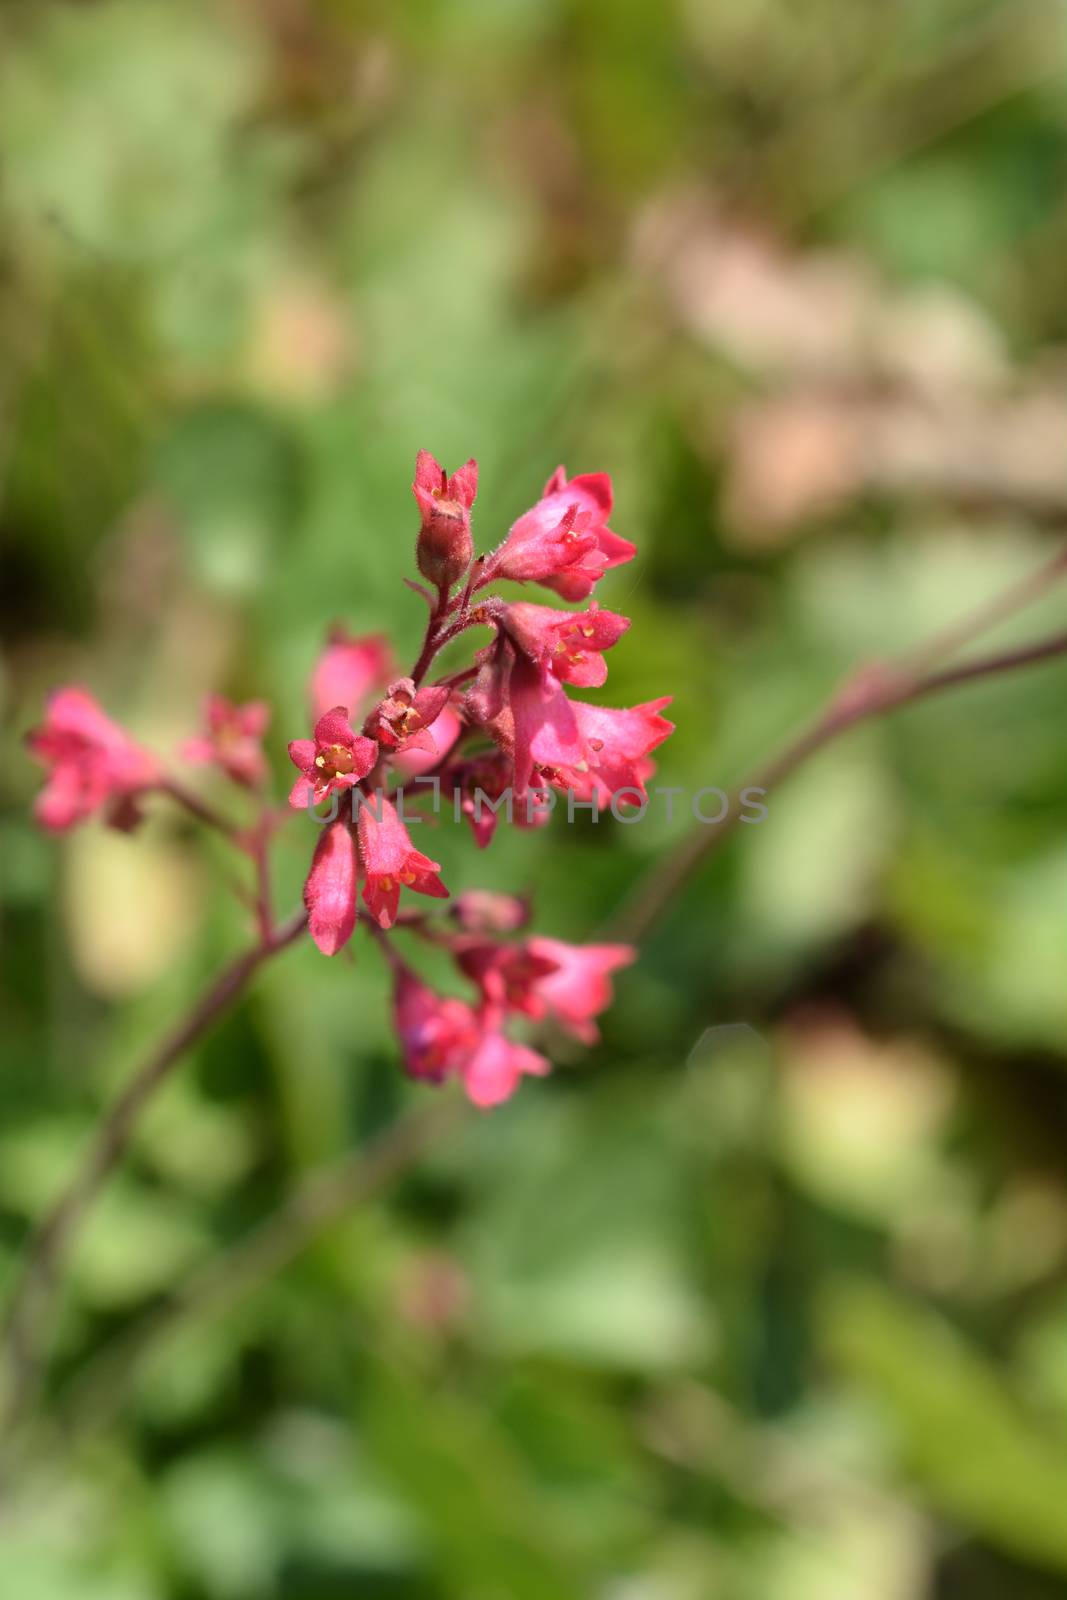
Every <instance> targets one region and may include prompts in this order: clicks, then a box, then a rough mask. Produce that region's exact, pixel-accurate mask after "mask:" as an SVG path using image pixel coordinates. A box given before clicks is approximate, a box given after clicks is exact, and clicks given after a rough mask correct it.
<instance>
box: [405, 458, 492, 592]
mask: <svg viewBox="0 0 1067 1600" xmlns="http://www.w3.org/2000/svg"><path fill="white" fill-rule="evenodd" d="M411 488H412V492H413V494H414V496H415V499H416V500H417V501H418V504H419V513H420V515H421V517H422V527H421V528H420V530H419V540H418V544H417V545H416V548H415V558H416V560H417V561H418V564H419V571H420V572H421V573H422V575H423V577H424V578H428V579H429V580H430V582H431V583H433V584H435V585H437V586H439V587H441V588H450V587H451V585H452V584H454V583H455V582H456V581H457V580H458V579H459V578H461V577H462V576H463V574H464V573H465V572H466V570H467V568H468V567H469V566H470V564H471V560H472V558H473V555H474V545H473V543H472V540H471V506H472V505H473V504H474V497H475V495H476V494H477V492H478V464H477V462H475V461H468V462H467V464H466V466H463V467H460V468H459V470H458V471H457V472H454V473H453V474H452V476H451V478H450V477H449V476H448V474H447V473H446V472H445V470H444V468H443V467H442V466H441V465H440V464H439V462H437V461H435V460H434V458H433V456H432V455H431V454H430V452H429V451H428V450H420V451H419V454H418V458H417V460H416V463H415V481H414V483H413V484H412V486H411Z"/></svg>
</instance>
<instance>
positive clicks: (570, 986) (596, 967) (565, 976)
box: [527, 936, 637, 1044]
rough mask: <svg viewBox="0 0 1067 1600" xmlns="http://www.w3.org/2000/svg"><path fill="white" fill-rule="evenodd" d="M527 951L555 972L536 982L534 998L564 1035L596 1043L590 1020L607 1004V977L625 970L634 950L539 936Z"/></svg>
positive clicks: (610, 996)
mask: <svg viewBox="0 0 1067 1600" xmlns="http://www.w3.org/2000/svg"><path fill="white" fill-rule="evenodd" d="M527 950H528V951H529V953H530V955H531V956H532V957H534V958H540V959H542V960H546V961H551V962H552V963H553V966H554V969H555V970H554V971H552V972H550V973H548V975H547V976H546V977H543V978H539V979H538V980H537V983H536V998H537V999H538V1000H539V1001H541V1002H542V1003H543V1004H544V1006H545V1007H546V1009H547V1010H548V1012H549V1015H550V1016H553V1017H555V1018H556V1020H557V1021H558V1022H559V1023H561V1024H562V1026H563V1027H564V1028H566V1029H567V1031H568V1033H572V1034H574V1036H575V1038H577V1039H580V1040H581V1041H582V1043H583V1044H596V1042H597V1040H598V1039H599V1038H600V1033H599V1031H598V1029H597V1027H596V1024H595V1023H594V1022H593V1020H592V1019H593V1018H594V1017H595V1016H598V1015H599V1013H600V1012H601V1011H605V1010H606V1009H607V1007H608V1006H610V1004H611V1001H612V988H611V982H610V979H609V974H610V973H612V972H615V971H616V970H617V969H618V968H619V967H628V966H629V965H630V963H631V962H632V961H635V960H636V959H637V951H636V950H635V949H634V948H633V946H632V945H628V944H584V945H582V944H564V943H563V941H562V940H561V939H544V938H541V937H540V936H537V937H535V938H533V939H530V940H529V941H528V943H527Z"/></svg>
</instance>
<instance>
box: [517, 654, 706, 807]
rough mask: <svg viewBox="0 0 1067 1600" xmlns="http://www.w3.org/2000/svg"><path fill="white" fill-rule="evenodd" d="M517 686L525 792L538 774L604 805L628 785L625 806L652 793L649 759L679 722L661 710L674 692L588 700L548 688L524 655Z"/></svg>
mask: <svg viewBox="0 0 1067 1600" xmlns="http://www.w3.org/2000/svg"><path fill="white" fill-rule="evenodd" d="M510 692H511V710H512V716H513V723H514V752H515V787H516V789H517V790H518V792H519V793H520V794H524V793H525V791H526V789H527V787H528V785H529V783H530V780H531V777H532V776H533V774H535V773H536V774H537V776H538V777H539V778H540V779H541V780H542V781H544V782H547V783H550V784H552V785H553V786H554V787H556V788H560V789H571V790H573V791H574V793H575V794H576V796H578V797H579V798H580V799H582V800H595V801H596V803H597V805H598V806H599V807H600V808H601V809H603V808H604V807H605V806H607V805H610V804H611V800H612V798H613V796H615V795H620V794H623V793H624V791H625V792H626V798H625V799H624V800H623V801H621V802H620V803H621V804H630V805H632V804H634V803H637V802H639V801H644V800H646V799H647V793H646V790H645V781H646V779H647V778H648V777H649V775H650V774H651V773H652V771H653V770H654V767H653V764H652V763H651V762H650V761H649V759H648V757H649V755H650V754H651V752H652V751H653V750H655V749H656V747H657V745H660V744H662V743H663V741H664V739H666V738H668V737H669V736H670V734H672V733H673V732H674V724H673V723H672V722H668V721H667V719H666V717H661V716H660V715H659V712H660V711H662V710H663V708H664V706H668V705H670V703H671V696H670V695H664V696H663V697H662V698H661V699H659V700H650V701H648V702H647V703H646V704H644V705H640V706H630V707H627V708H626V709H620V710H617V709H614V708H612V707H610V706H591V705H586V704H585V703H583V702H582V701H579V700H570V699H568V698H567V696H566V695H565V694H564V693H563V691H562V690H561V689H557V690H554V691H553V690H549V691H548V692H547V693H546V692H545V690H544V689H543V688H542V685H541V680H540V677H539V675H538V673H537V669H536V668H535V667H534V666H533V665H532V663H530V662H527V661H524V660H519V661H516V663H515V666H514V668H513V669H512V674H511V685H510Z"/></svg>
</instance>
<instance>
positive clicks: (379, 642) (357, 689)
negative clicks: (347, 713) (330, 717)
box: [310, 628, 395, 722]
mask: <svg viewBox="0 0 1067 1600" xmlns="http://www.w3.org/2000/svg"><path fill="white" fill-rule="evenodd" d="M394 675H395V673H394V667H393V657H392V651H391V649H390V647H389V641H388V639H386V638H385V637H384V636H383V635H382V634H380V633H369V634H365V635H363V636H362V637H358V636H356V635H354V634H347V633H346V632H345V631H344V629H343V628H334V629H333V630H332V632H331V633H330V637H329V640H328V641H327V644H326V648H325V650H324V651H323V652H322V654H321V655H320V657H319V659H318V661H316V663H315V666H314V669H313V671H312V674H311V683H310V698H311V720H312V721H313V722H317V721H318V719H319V717H322V716H325V714H326V712H327V711H329V710H330V709H331V708H332V707H333V706H348V707H349V709H350V710H351V711H352V712H353V714H355V713H356V711H357V710H358V708H359V706H360V704H361V702H362V701H363V700H364V699H365V698H366V697H367V695H369V694H370V692H371V690H372V689H381V688H382V687H383V686H384V685H385V684H387V683H388V682H389V679H390V678H391V677H393V676H394Z"/></svg>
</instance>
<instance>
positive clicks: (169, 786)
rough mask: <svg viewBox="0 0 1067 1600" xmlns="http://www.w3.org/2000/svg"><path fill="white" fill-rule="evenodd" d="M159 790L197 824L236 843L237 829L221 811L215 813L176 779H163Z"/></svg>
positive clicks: (204, 801) (212, 807)
mask: <svg viewBox="0 0 1067 1600" xmlns="http://www.w3.org/2000/svg"><path fill="white" fill-rule="evenodd" d="M159 790H160V793H161V794H166V795H169V796H170V798H171V799H172V800H174V801H176V802H177V803H178V805H180V806H181V807H182V809H183V811H188V813H189V815H190V816H191V817H195V818H196V820H197V822H202V823H203V824H204V826H205V827H208V828H214V829H215V831H216V832H217V833H221V834H223V835H224V837H225V838H227V839H229V841H230V843H231V844H236V843H237V829H236V828H235V827H234V826H233V824H232V823H230V822H227V820H226V818H225V817H224V816H223V815H222V813H221V811H216V810H215V808H214V806H212V805H209V804H208V802H207V801H206V800H201V798H200V796H199V795H196V794H194V793H193V792H192V790H191V789H187V788H186V787H185V785H184V784H183V783H180V782H179V781H178V779H177V778H166V779H164V781H163V782H162V783H161V784H160V785H159Z"/></svg>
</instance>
